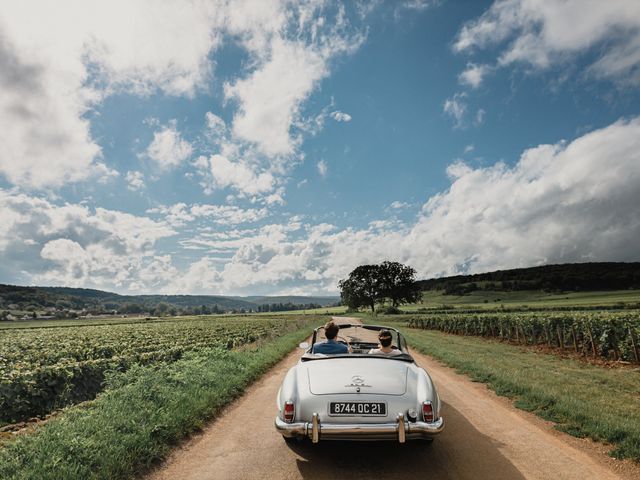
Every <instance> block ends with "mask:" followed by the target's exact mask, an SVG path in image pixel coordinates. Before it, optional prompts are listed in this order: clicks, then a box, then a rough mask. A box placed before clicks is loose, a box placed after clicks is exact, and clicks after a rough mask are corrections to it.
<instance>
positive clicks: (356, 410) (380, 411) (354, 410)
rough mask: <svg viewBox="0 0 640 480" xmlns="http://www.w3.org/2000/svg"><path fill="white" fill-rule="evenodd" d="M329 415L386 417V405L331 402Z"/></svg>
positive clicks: (379, 403) (382, 403)
mask: <svg viewBox="0 0 640 480" xmlns="http://www.w3.org/2000/svg"><path fill="white" fill-rule="evenodd" d="M329 415H348V416H372V417H378V416H380V417H386V416H387V404H386V403H384V402H331V403H329Z"/></svg>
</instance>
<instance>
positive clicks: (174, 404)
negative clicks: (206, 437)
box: [0, 327, 310, 480]
mask: <svg viewBox="0 0 640 480" xmlns="http://www.w3.org/2000/svg"><path fill="white" fill-rule="evenodd" d="M309 332H310V327H304V328H302V329H300V330H297V331H294V332H291V333H289V334H286V335H283V336H281V337H278V338H277V339H275V340H273V341H271V342H270V343H263V344H262V345H260V346H257V347H254V348H251V347H249V348H246V347H245V348H243V349H242V350H241V351H227V350H224V349H204V350H200V351H197V352H189V353H187V354H185V356H184V357H183V358H182V359H180V360H178V361H177V362H175V363H172V364H162V365H156V366H147V367H141V366H136V367H134V368H132V369H131V370H129V371H127V372H126V373H124V374H114V375H112V376H111V377H110V378H109V384H108V387H107V389H106V390H105V392H103V393H102V394H101V395H99V396H98V397H97V398H96V399H95V400H94V401H92V402H89V403H87V404H85V405H80V406H77V407H71V408H69V409H67V410H66V411H64V412H63V414H62V415H60V416H59V417H57V418H55V419H52V420H51V421H50V422H48V423H47V424H46V425H45V426H44V427H43V428H41V429H40V430H39V431H37V432H36V433H34V434H31V435H25V436H23V437H20V438H18V439H16V440H15V441H12V442H9V443H7V444H6V445H5V446H4V447H3V448H1V449H0V478H2V479H7V480H9V479H62V478H64V479H69V480H71V479H113V478H131V477H133V476H135V475H139V474H141V473H143V472H145V471H146V470H147V469H148V468H149V467H150V466H152V465H153V464H155V463H157V462H158V461H159V460H161V459H162V458H164V457H165V456H166V454H167V453H168V452H169V450H170V448H171V446H172V445H175V444H176V443H177V442H178V441H180V440H181V439H183V438H184V437H186V436H187V435H189V434H190V433H192V432H194V431H196V430H198V429H199V428H201V427H202V426H203V424H204V423H205V421H206V420H208V419H211V418H213V417H215V415H216V414H217V413H218V412H219V411H220V410H221V409H222V408H223V407H224V406H225V405H227V404H228V403H229V402H230V401H231V400H233V399H234V398H236V397H237V396H238V395H240V394H241V393H242V391H243V390H244V389H245V388H246V386H247V385H249V384H250V383H251V382H252V381H253V380H255V379H256V378H258V377H259V376H260V375H261V374H263V373H264V372H265V371H266V370H267V369H268V368H269V367H271V366H272V365H273V364H275V363H276V362H277V361H279V360H280V359H281V358H283V357H284V356H285V355H286V354H287V353H288V352H290V351H291V349H292V348H294V346H295V345H296V344H297V343H298V342H300V341H302V340H303V339H304V338H306V336H307V335H308V334H309Z"/></svg>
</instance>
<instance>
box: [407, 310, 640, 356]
mask: <svg viewBox="0 0 640 480" xmlns="http://www.w3.org/2000/svg"><path fill="white" fill-rule="evenodd" d="M403 321H406V323H407V325H408V326H410V327H414V328H422V329H430V330H440V331H443V332H447V333H454V334H458V335H476V336H483V337H494V338H499V339H504V340H508V341H511V342H516V343H519V344H523V345H547V346H549V347H556V348H560V349H570V350H573V351H575V352H577V353H581V354H583V355H585V356H591V357H598V358H604V359H610V360H623V361H629V362H634V363H640V344H639V343H638V339H639V338H640V311H638V310H630V311H599V312H585V311H573V312H561V313H560V312H521V313H481V314H465V313H463V314H460V313H446V314H438V315H411V316H405V318H403Z"/></svg>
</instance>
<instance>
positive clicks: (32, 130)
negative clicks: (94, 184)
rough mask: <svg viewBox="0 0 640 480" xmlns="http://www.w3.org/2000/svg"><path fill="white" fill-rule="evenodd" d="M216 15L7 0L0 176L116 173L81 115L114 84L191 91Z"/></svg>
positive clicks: (78, 177) (144, 6) (39, 183)
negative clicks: (11, 0)
mask: <svg viewBox="0 0 640 480" xmlns="http://www.w3.org/2000/svg"><path fill="white" fill-rule="evenodd" d="M150 11H153V15H150V14H149V12H150ZM217 19H218V17H217V14H216V9H215V8H213V7H212V6H211V7H209V6H207V5H206V4H201V3H199V2H198V3H196V2H189V3H182V4H180V5H178V4H174V3H162V4H158V3H157V2H154V1H152V0H149V1H141V2H127V1H124V0H121V1H113V2H109V3H108V4H107V3H101V2H88V1H80V0H78V1H68V2H64V3H55V4H54V3H50V2H37V1H29V0H25V1H21V2H4V3H3V7H2V9H1V11H0V31H2V37H1V38H0V132H2V133H1V134H0V135H1V137H0V139H1V142H2V144H3V149H2V152H0V173H1V174H3V175H4V176H5V177H6V178H7V180H9V181H10V182H11V183H12V184H14V185H20V186H24V187H29V188H37V189H43V188H46V187H60V186H62V185H63V184H65V183H70V182H79V181H83V180H87V179H90V178H92V177H103V176H104V175H105V174H107V176H113V175H114V174H113V172H112V170H111V169H109V168H108V167H106V166H104V165H103V164H102V163H101V149H100V147H99V146H98V144H97V142H96V141H95V140H94V139H93V138H92V136H91V132H90V125H89V120H88V117H87V116H86V114H87V113H89V112H90V111H91V110H92V109H93V108H94V107H95V106H96V105H98V104H99V103H100V102H101V101H102V99H103V98H104V97H105V96H106V95H109V94H110V93H111V92H114V91H131V92H134V93H139V94H147V93H150V92H151V91H153V90H155V89H161V90H162V91H164V92H166V93H169V94H174V95H180V94H184V95H192V94H193V92H194V91H195V89H197V88H199V87H201V86H204V84H205V82H206V80H207V78H208V77H209V72H210V69H211V65H210V62H209V60H208V59H207V54H208V52H209V51H210V50H211V49H212V48H213V47H214V46H215V45H216V44H217V40H218V38H217V36H216V35H215V30H212V28H211V27H212V25H214V24H216V22H218V20H217ZM186 31H188V32H189V35H185V34H184V32H186Z"/></svg>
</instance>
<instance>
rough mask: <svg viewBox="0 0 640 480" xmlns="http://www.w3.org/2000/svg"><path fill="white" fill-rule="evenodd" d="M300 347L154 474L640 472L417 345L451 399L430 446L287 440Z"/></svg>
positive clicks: (543, 475) (595, 475)
mask: <svg viewBox="0 0 640 480" xmlns="http://www.w3.org/2000/svg"><path fill="white" fill-rule="evenodd" d="M301 353H302V351H301V350H297V351H295V352H292V353H291V354H290V355H289V356H288V357H287V358H285V359H284V360H283V361H282V362H280V363H279V364H278V365H277V366H276V367H274V368H273V369H272V370H271V371H270V372H269V373H268V374H267V375H265V376H264V377H263V378H262V379H261V380H259V381H258V382H257V383H256V384H254V385H253V386H252V387H251V388H250V389H249V390H248V391H247V393H246V394H245V395H244V396H243V397H242V398H240V399H239V400H238V401H236V402H235V403H234V404H233V405H231V406H230V407H229V408H228V409H227V411H226V412H225V413H224V414H223V415H222V416H221V417H220V418H218V419H217V420H216V421H215V422H213V423H212V424H211V425H210V426H209V427H208V428H207V429H206V430H205V431H204V432H203V433H202V434H200V435H198V436H196V437H194V438H192V439H191V440H190V441H188V442H187V443H185V444H184V445H183V446H182V447H180V448H178V449H176V451H175V452H174V453H173V455H172V456H171V457H170V458H169V460H168V461H167V462H166V463H165V464H164V465H163V466H161V467H160V468H159V469H158V470H156V471H155V472H153V473H152V474H151V475H150V477H149V479H150V480H160V479H172V480H173V479H181V480H182V479H253V478H256V479H257V478H268V479H300V478H312V479H333V478H336V479H337V478H342V479H350V480H351V479H360V478H361V479H367V480H370V479H385V478H402V479H403V480H404V479H407V480H409V479H418V478H419V479H424V478H431V479H520V478H527V479H580V480H587V479H598V480H607V479H617V478H640V475H639V473H640V469H637V468H636V467H635V466H634V465H631V464H630V463H629V462H624V463H623V462H616V461H615V460H613V459H609V458H608V457H606V455H605V454H604V453H603V450H604V449H603V448H602V447H600V446H596V445H593V444H591V442H588V441H586V440H578V439H574V438H572V437H569V436H568V435H565V434H562V433H559V432H557V431H555V430H553V428H552V425H551V424H550V423H548V422H545V421H543V420H540V419H538V418H537V417H534V416H533V415H531V414H528V413H526V412H522V411H520V410H517V409H515V408H514V407H513V406H511V404H510V402H509V401H508V400H506V399H504V398H500V397H497V396H496V395H495V394H493V393H492V392H490V391H489V390H487V388H486V387H485V386H484V385H480V384H476V383H473V382H471V381H469V380H468V379H467V378H466V377H464V376H461V375H458V374H456V373H455V372H454V371H453V370H452V369H449V368H447V367H444V366H442V365H441V364H439V363H437V362H435V361H434V360H432V359H430V358H428V357H425V356H424V355H420V354H417V353H415V352H414V356H415V358H416V361H417V362H418V364H419V365H421V366H423V367H424V368H426V369H427V370H428V371H429V373H430V374H431V376H432V378H433V380H434V382H435V384H436V386H437V388H438V390H439V393H440V397H441V399H442V400H443V402H444V404H445V406H444V410H443V416H444V417H445V419H446V428H445V431H444V432H443V433H442V434H441V435H440V436H439V437H438V438H436V440H435V441H434V442H433V444H431V445H425V444H423V443H411V442H407V443H406V444H404V445H400V444H396V443H391V442H384V443H368V442H367V443H349V442H326V443H322V442H321V443H319V444H317V445H313V444H311V443H308V444H307V443H305V444H301V445H295V446H292V447H290V446H288V445H287V444H285V442H284V441H283V439H282V437H281V436H280V435H279V434H278V433H277V432H276V431H275V429H274V427H273V419H274V417H275V415H276V413H277V408H276V405H275V403H276V402H275V398H276V394H277V391H278V388H279V386H280V382H281V381H282V378H283V377H284V375H285V373H286V372H287V370H288V369H289V368H290V367H292V366H293V365H295V363H296V362H297V361H298V358H299V357H300V355H301Z"/></svg>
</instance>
